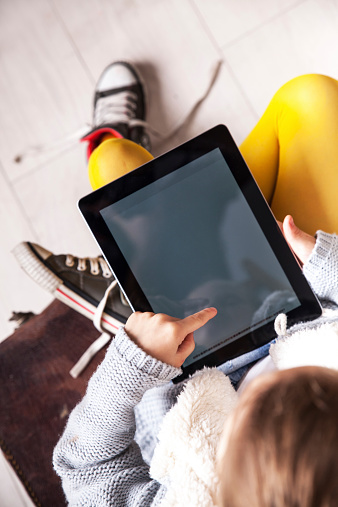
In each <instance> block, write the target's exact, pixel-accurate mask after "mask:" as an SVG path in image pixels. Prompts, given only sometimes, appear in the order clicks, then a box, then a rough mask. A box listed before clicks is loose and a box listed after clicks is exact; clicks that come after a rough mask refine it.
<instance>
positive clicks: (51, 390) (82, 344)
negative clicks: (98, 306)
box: [0, 300, 106, 507]
mask: <svg viewBox="0 0 338 507" xmlns="http://www.w3.org/2000/svg"><path fill="white" fill-rule="evenodd" d="M99 334H100V333H99V332H98V331H97V330H96V329H95V328H94V326H93V323H92V322H91V321H90V320H88V319H87V318H85V317H83V316H82V315H80V314H79V313H77V312H75V311H74V310H72V309H71V308H69V307H67V306H65V305H64V304H63V303H61V302H59V301H57V300H55V301H53V303H52V304H51V305H50V306H48V307H47V308H46V309H45V310H44V311H43V312H42V313H41V314H40V315H37V316H35V317H33V318H32V319H31V320H29V321H28V322H26V323H25V324H24V325H23V326H22V327H20V328H19V329H18V330H16V331H15V333H14V334H13V335H12V336H10V337H9V338H7V339H6V340H5V341H4V342H2V343H0V411H1V416H0V445H1V449H2V451H3V452H4V454H5V456H6V457H7V459H8V461H9V462H10V463H11V465H12V467H13V468H14V470H15V471H16V473H17V475H18V476H19V478H20V480H21V481H22V483H23V484H24V486H25V488H26V490H27V491H28V493H29V495H30V497H31V498H32V500H33V502H34V503H35V505H37V506H41V507H50V506H51V505H53V507H59V506H62V507H63V506H65V505H66V501H65V498H64V494H63V491H62V488H61V483H60V480H59V478H58V476H57V475H56V474H55V472H54V470H53V467H52V453H53V449H54V446H55V445H56V443H57V441H58V439H59V436H60V435H61V433H62V431H63V428H64V426H65V423H66V421H67V416H68V414H69V413H70V411H71V410H72V408H73V407H74V406H75V405H76V404H77V403H78V402H79V401H80V399H81V398H82V396H83V394H84V392H85V389H86V385H87V382H88V379H89V378H90V376H91V375H92V373H93V371H94V370H95V369H96V368H97V366H98V364H99V363H100V362H101V361H102V359H103V357H104V354H105V350H106V348H105V349H103V350H101V351H100V352H99V353H98V354H97V355H96V357H94V359H93V360H92V362H91V363H90V365H89V366H88V367H87V369H86V370H85V371H84V372H83V373H82V375H81V376H80V377H79V378H77V379H73V378H72V377H71V376H70V375H69V370H70V369H71V368H72V366H73V365H74V364H75V363H76V361H77V360H78V359H79V357H80V356H81V355H82V354H83V352H84V351H85V350H86V348H87V347H88V346H89V345H90V344H91V343H92V342H93V341H94V340H95V339H96V338H97V337H98V336H99Z"/></svg>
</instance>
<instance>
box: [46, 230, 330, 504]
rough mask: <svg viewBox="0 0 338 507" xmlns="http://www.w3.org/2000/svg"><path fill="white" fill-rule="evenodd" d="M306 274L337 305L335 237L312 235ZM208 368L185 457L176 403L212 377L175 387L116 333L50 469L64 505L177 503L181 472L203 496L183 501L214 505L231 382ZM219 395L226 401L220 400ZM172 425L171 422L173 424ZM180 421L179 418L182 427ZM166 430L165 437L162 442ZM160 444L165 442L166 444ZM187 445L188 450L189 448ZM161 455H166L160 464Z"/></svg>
mask: <svg viewBox="0 0 338 507" xmlns="http://www.w3.org/2000/svg"><path fill="white" fill-rule="evenodd" d="M304 275H305V276H306V277H307V279H308V280H309V282H310V284H311V286H312V288H313V290H314V291H315V292H316V293H317V295H318V296H319V297H320V298H321V300H322V303H323V306H329V307H331V308H338V284H337V280H338V236H335V235H328V234H326V233H323V232H321V231H319V232H318V233H317V242H316V246H315V249H314V251H313V253H312V255H311V257H310V259H309V260H308V262H307V263H306V265H304ZM332 322H333V323H335V322H338V316H337V313H336V312H335V311H332V312H331V314H330V313H329V314H326V315H323V316H322V317H320V318H319V319H317V320H316V321H313V322H309V323H303V324H297V325H296V326H294V327H293V328H292V329H290V330H288V339H289V338H290V337H291V338H292V336H293V335H296V334H297V333H299V332H300V333H303V334H304V332H306V333H311V330H317V329H319V328H320V327H321V326H323V325H324V326H325V325H330V324H331V323H332ZM337 329H338V327H337ZM337 337H338V332H337ZM291 350H292V349H291ZM267 353H268V351H267ZM275 355H276V354H275ZM277 355H278V354H277ZM291 355H292V354H291ZM289 356H290V354H289ZM277 362H278V361H277ZM324 362H325V361H324ZM286 363H287V362H286ZM284 367H285V366H284ZM212 370H213V371H214V372H215V373H213V374H212V375H217V376H218V379H219V382H214V380H213V381H212V382H211V383H209V384H208V382H203V383H202V385H205V386H206V391H207V392H206V394H205V396H200V393H199V394H198V398H197V399H201V400H202V405H201V403H199V404H196V400H195V401H194V403H192V405H191V403H190V409H191V408H192V407H193V408H194V409H195V408H196V407H197V408H198V407H201V406H202V407H203V418H202V421H199V422H198V424H197V425H195V429H197V440H196V441H197V442H199V444H198V445H197V447H196V448H195V451H194V452H190V454H189V452H188V450H189V446H187V445H186V446H184V442H185V441H186V442H187V439H188V438H190V439H191V438H192V436H193V435H195V433H194V431H192V428H191V427H190V426H189V431H187V432H186V433H183V426H182V425H181V423H182V419H181V421H180V419H179V418H178V419H175V415H174V416H173V415H172V414H175V413H177V411H178V410H179V409H180V407H181V406H183V407H185V409H187V408H188V407H189V399H190V398H189V392H191V390H193V389H194V386H195V385H196V382H197V383H198V381H197V380H196V378H197V379H198V378H199V377H201V375H202V374H203V373H205V374H207V375H209V374H210V372H202V374H201V373H198V374H197V375H196V376H195V378H194V379H192V380H188V381H185V382H183V383H181V384H178V385H173V384H172V383H171V382H169V381H170V380H172V379H173V378H174V377H175V376H177V375H178V374H180V373H181V370H180V369H177V368H174V367H172V366H169V365H167V364H164V363H162V362H161V361H158V360H156V359H154V358H152V357H150V356H149V355H147V354H146V353H145V352H143V351H142V350H141V349H140V348H139V347H138V346H137V345H136V344H134V343H133V342H132V341H131V340H130V339H129V338H128V336H127V334H126V333H125V331H124V329H123V328H121V329H120V330H119V332H118V334H117V335H116V337H115V339H114V340H113V342H112V343H111V345H110V346H109V348H108V351H107V353H106V357H105V359H104V361H103V362H102V364H101V365H100V366H99V368H98V369H97V371H96V372H95V373H94V375H93V376H92V378H91V380H90V381H89V384H88V388H87V392H86V395H85V396H84V398H83V400H82V401H81V402H80V403H79V404H78V405H77V406H76V407H75V409H74V410H73V411H72V413H71V414H70V417H69V419H68V423H67V426H66V428H65V431H64V434H63V435H62V437H61V439H60V441H59V442H58V444H57V446H56V448H55V450H54V457H53V460H54V467H55V470H56V472H57V473H58V474H59V475H60V477H61V478H62V485H63V488H64V491H65V494H66V497H67V500H68V502H69V505H71V506H115V507H118V506H142V507H143V506H144V507H145V506H147V505H152V506H156V505H160V504H162V506H164V505H180V504H181V502H180V501H178V500H177V496H175V494H174V492H175V491H176V492H177V487H178V486H180V484H181V483H182V479H183V477H184V471H186V473H190V476H189V477H190V479H192V482H193V484H194V486H193V488H194V491H195V492H196V494H197V495H199V496H197V498H199V499H200V501H198V502H197V500H196V501H195V503H194V502H193V503H191V501H190V502H189V503H188V504H187V502H186V501H185V505H212V503H210V501H211V500H210V499H209V500H208V501H207V499H206V498H205V497H204V496H203V495H204V494H206V495H208V490H210V489H213V487H214V485H215V476H214V473H213V470H212V464H213V460H214V455H215V449H216V447H217V439H218V437H219V434H220V432H221V429H222V426H223V419H224V418H225V417H226V416H227V414H228V413H229V412H230V411H231V410H232V408H233V406H234V404H235V400H236V393H235V391H234V390H233V388H232V386H231V383H230V381H229V379H228V378H227V377H226V376H225V375H224V374H223V373H221V372H220V371H219V370H217V369H216V368H215V369H212ZM216 384H217V389H218V390H215V391H212V392H211V391H210V392H209V391H208V388H207V386H208V385H210V386H212V385H216ZM184 387H186V389H185V391H184V392H183V393H182V394H181V396H180V401H179V403H177V405H176V407H174V408H173V409H172V410H171V411H170V413H169V414H168V415H166V413H167V412H168V411H169V409H170V408H171V407H173V406H174V405H175V402H176V400H177V396H178V395H179V394H180V393H181V392H182V389H183V388H184ZM220 391H221V392H222V393H223V396H219V393H220ZM215 397H216V398H215ZM217 397H218V398H224V399H225V400H226V401H225V403H223V404H222V403H219V404H217V403H216V399H218V398H217ZM141 400H142V402H141ZM181 400H183V401H181ZM187 400H188V401H187ZM208 400H209V403H207V402H208ZM217 405H218V406H219V409H217V410H218V412H217V413H218V415H217V417H216V419H217V424H214V423H213V424H212V428H213V430H212V431H211V430H210V428H209V426H208V425H206V424H205V414H206V413H207V414H208V413H209V412H210V413H211V412H214V408H213V407H215V406H217ZM165 415H166V416H165ZM190 415H191V414H190ZM164 416H165V418H164ZM163 418H164V422H163ZM173 418H174V420H173ZM170 420H173V421H174V422H173V423H170ZM183 420H185V421H186V422H187V421H188V420H190V419H187V418H186V417H185V416H184V417H183ZM197 420H198V418H197V419H196V418H195V421H197ZM168 421H169V422H168ZM175 421H176V422H175ZM177 421H180V423H179V425H177V424H178V423H177ZM162 423H163V424H162ZM168 424H169V428H170V429H169V430H168ZM172 424H173V426H172ZM161 425H162V432H161V434H162V437H161V442H162V443H160V445H159V446H158V449H157V450H156V452H155V457H154V461H153V464H152V468H151V473H150V468H149V463H150V460H151V459H152V455H153V449H154V447H155V444H156V442H157V437H158V433H159V429H160V427H161ZM166 427H167V433H166V434H167V435H170V438H169V440H168V438H167V439H165V438H163V431H164V432H165V428H166ZM175 427H176V428H178V431H176V433H175V432H173V428H175ZM181 427H182V438H181V440H179V438H178V440H177V441H178V442H179V445H176V446H175V445H174V444H175V442H174V441H173V439H174V436H171V435H177V437H178V435H179V433H180V431H179V428H181ZM161 434H160V435H161ZM201 434H203V435H204V438H207V441H208V446H206V445H205V442H203V445H202V440H201ZM183 435H184V438H183ZM136 441H137V442H138V443H136ZM163 441H165V442H166V443H165V444H163ZM168 442H169V443H168ZM171 443H172V444H173V445H172V447H173V449H174V448H176V449H178V451H177V452H178V453H181V454H180V455H181V456H183V457H184V460H183V462H184V466H181V467H178V468H177V466H176V467H174V466H173V464H172V462H170V460H169V462H168V460H167V458H168V457H169V458H171V459H172V460H174V462H179V460H176V461H175V459H174V457H173V455H174V451H172V452H171V450H170V446H171ZM176 444H177V442H176ZM190 448H193V445H192V444H191V445H190ZM141 449H142V452H141ZM198 450H199V452H198ZM182 451H183V454H182ZM163 456H166V459H165V460H164V461H165V462H166V464H165V465H164V461H163ZM209 458H210V459H209ZM166 460H167V461H166ZM187 460H188V461H189V460H190V462H193V463H194V467H195V466H196V470H195V469H194V470H193V472H191V469H189V467H188V466H187ZM181 462H182V459H181ZM177 471H178V473H177ZM198 474H200V475H202V476H203V474H204V476H205V477H207V479H206V483H205V481H203V480H202V482H201V481H197V482H196V484H195V482H194V477H195V476H197V475H198ZM152 477H156V479H155V478H152ZM208 482H209V484H208ZM175 483H177V484H176V486H177V487H176V488H175ZM182 484H188V482H186V483H185V482H183V483H182ZM181 490H182V489H181ZM188 498H189V497H188ZM190 498H191V497H190ZM181 500H182V501H183V498H182V499H181ZM196 502H197V503H196ZM203 502H206V503H203ZM182 505H183V504H182Z"/></svg>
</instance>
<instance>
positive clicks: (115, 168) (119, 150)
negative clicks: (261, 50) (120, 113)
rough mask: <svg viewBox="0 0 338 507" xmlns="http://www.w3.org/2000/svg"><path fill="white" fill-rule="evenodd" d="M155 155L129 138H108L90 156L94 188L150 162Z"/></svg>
mask: <svg viewBox="0 0 338 507" xmlns="http://www.w3.org/2000/svg"><path fill="white" fill-rule="evenodd" d="M152 158H153V156H152V155H151V154H150V153H149V152H148V151H147V150H145V149H144V148H142V146H140V145H138V144H135V143H133V142H132V141H130V140H128V139H116V138H115V139H107V140H106V141H104V142H102V143H101V144H100V145H99V146H98V147H97V148H95V150H94V151H93V153H92V154H91V156H90V159H89V162H88V175H89V181H90V184H91V186H92V188H93V189H94V190H95V189H96V188H99V187H102V186H103V185H106V184H107V183H110V182H111V181H113V180H116V179H117V178H120V177H121V176H123V175H125V174H127V173H128V172H130V171H132V170H134V169H136V168H137V167H139V166H141V165H142V164H145V163H146V162H149V160H151V159H152Z"/></svg>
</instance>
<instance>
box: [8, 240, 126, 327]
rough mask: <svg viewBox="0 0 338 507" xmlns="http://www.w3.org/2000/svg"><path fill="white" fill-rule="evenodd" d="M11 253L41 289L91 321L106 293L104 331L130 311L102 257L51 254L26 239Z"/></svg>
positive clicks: (121, 323)
mask: <svg viewBox="0 0 338 507" xmlns="http://www.w3.org/2000/svg"><path fill="white" fill-rule="evenodd" d="M13 254H14V256H15V257H16V259H17V261H18V263H19V265H20V266H21V267H22V269H23V270H24V271H25V272H26V273H27V274H28V275H29V276H30V277H31V278H32V279H33V280H34V281H35V282H36V283H38V284H39V285H40V286H41V287H42V288H43V289H45V290H47V291H48V292H50V293H51V294H53V295H54V297H56V298H57V299H59V300H60V301H62V302H63V303H65V304H66V305H68V306H70V307H71V308H73V309H74V310H77V311H78V312H79V313H81V314H82V315H85V316H86V317H88V318H89V319H91V320H92V321H94V318H95V314H96V313H97V312H96V311H97V307H98V306H99V303H100V301H102V300H103V298H104V296H105V295H106V298H107V300H106V302H105V305H104V310H103V313H102V315H100V325H101V327H102V328H104V329H105V330H106V331H109V332H110V333H113V334H115V333H116V331H117V330H118V328H119V327H120V326H121V325H123V324H124V323H125V322H126V320H127V318H128V317H129V315H130V314H131V309H130V307H129V305H128V303H127V302H126V301H125V299H124V297H123V295H122V293H121V292H120V289H119V286H118V285H117V282H116V281H115V280H114V276H113V274H112V272H111V271H110V269H109V267H108V265H107V263H106V261H105V259H104V258H103V257H95V258H79V257H75V256H73V255H70V254H67V255H64V254H60V255H55V254H53V253H52V252H50V251H49V250H46V249H45V248H43V247H42V246H40V245H37V244H35V243H30V242H28V241H27V242H22V243H19V244H18V245H17V246H16V247H15V248H14V250H13Z"/></svg>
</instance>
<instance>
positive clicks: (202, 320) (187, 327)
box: [178, 307, 217, 334]
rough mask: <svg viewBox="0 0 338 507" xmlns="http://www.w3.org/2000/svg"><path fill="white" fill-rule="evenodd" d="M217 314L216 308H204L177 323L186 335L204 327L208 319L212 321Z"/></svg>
mask: <svg viewBox="0 0 338 507" xmlns="http://www.w3.org/2000/svg"><path fill="white" fill-rule="evenodd" d="M216 314H217V310H216V308H213V307H210V308H204V310H201V311H199V312H197V313H193V314H192V315H188V317H185V318H184V319H182V320H180V321H178V322H179V325H180V326H181V327H182V328H183V329H184V332H185V333H186V334H189V333H193V332H194V331H197V329H200V328H201V327H202V326H204V325H205V324H206V323H207V322H208V321H209V320H210V319H213V318H214V317H215V316H216Z"/></svg>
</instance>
